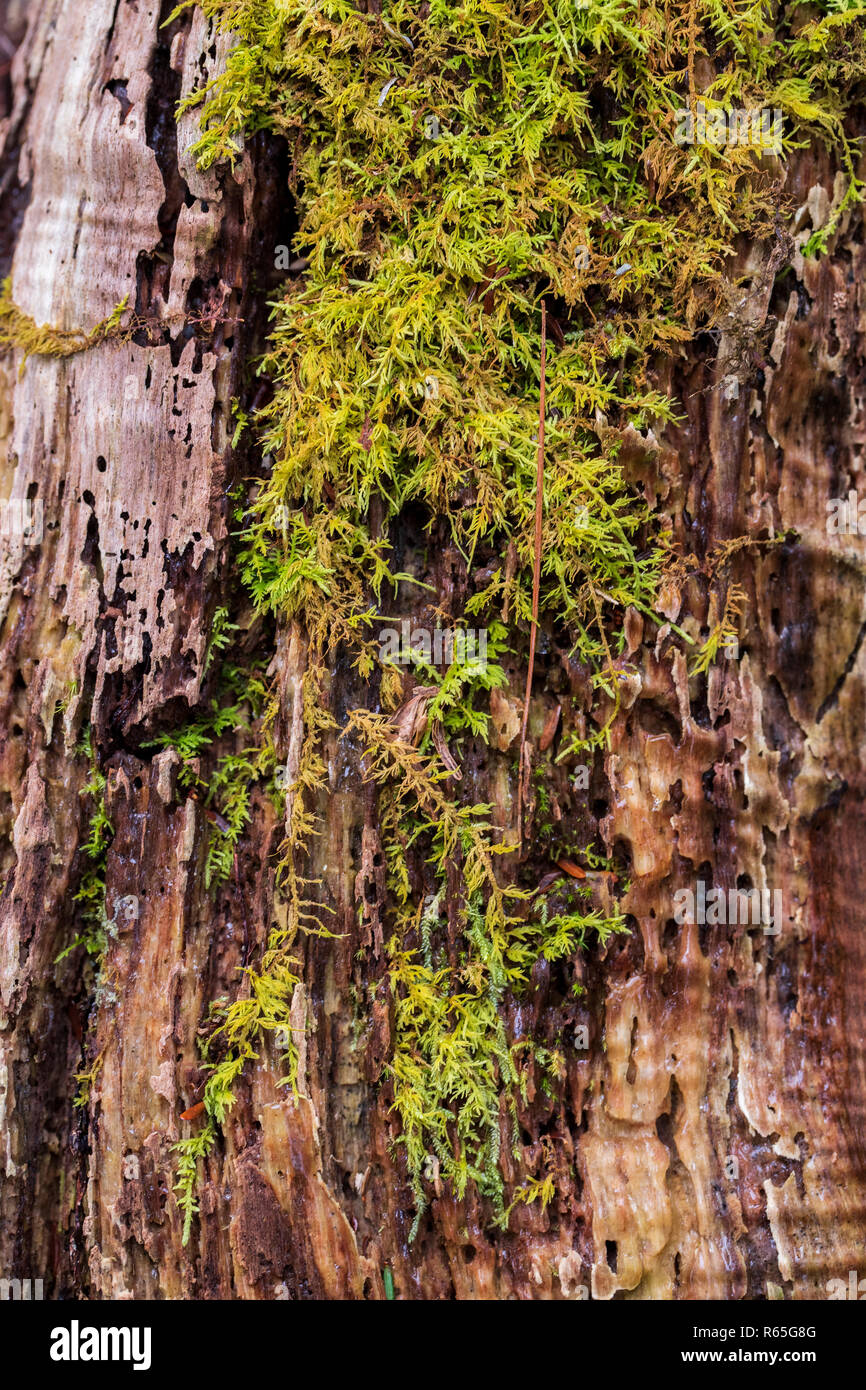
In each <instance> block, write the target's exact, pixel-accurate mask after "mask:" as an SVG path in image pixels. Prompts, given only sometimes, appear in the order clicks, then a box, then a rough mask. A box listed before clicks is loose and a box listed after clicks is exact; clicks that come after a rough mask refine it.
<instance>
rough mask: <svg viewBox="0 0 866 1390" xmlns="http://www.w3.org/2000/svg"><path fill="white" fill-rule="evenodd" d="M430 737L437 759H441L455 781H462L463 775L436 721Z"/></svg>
mask: <svg viewBox="0 0 866 1390" xmlns="http://www.w3.org/2000/svg"><path fill="white" fill-rule="evenodd" d="M430 736H431V738H432V739H433V747H434V748H435V749H436V752H437V753H438V754H439V757H440V758H441V759H442V761H443V763H444V764H445V766H446V767H447V769H448V771H449V772H450V773H451V775H452V777H456V779H457V781H458V782H461V781H462V780H463V773H462V772H461V771H460V768H459V767H458V766H457V763H456V762H455V761H454V756H453V754H452V752H451V749H450V748H449V747H448V744H447V742H446V739H445V730H444V729H443V728H442V725H441V724H440V723H439V720H438V719H437V720H436V721H435V722H434V724H433V727H432V729H431V730H430Z"/></svg>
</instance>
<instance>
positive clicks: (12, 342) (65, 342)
mask: <svg viewBox="0 0 866 1390" xmlns="http://www.w3.org/2000/svg"><path fill="white" fill-rule="evenodd" d="M128 303H129V296H128V295H126V296H125V297H124V298H123V299H122V300H121V301H120V303H119V304H117V305H116V306H115V307H114V309H113V310H112V311H111V313H110V314H109V315H108V317H107V318H105V319H103V320H102V322H101V323H98V324H96V326H95V327H94V328H91V329H90V331H89V332H84V331H83V330H82V329H77V328H76V329H64V328H52V327H50V325H48V324H38V323H37V322H36V320H35V319H32V318H31V317H30V315H29V314H25V313H23V312H22V310H21V309H19V308H18V306H17V305H16V304H15V301H14V300H13V298H12V279H11V276H9V277H7V278H6V279H5V280H4V281H3V283H2V285H0V352H5V351H8V350H9V349H11V348H20V349H21V350H22V352H23V354H24V356H23V358H22V362H21V371H22V372H23V370H24V367H25V366H26V364H27V359H28V357H33V356H36V357H73V356H74V355H75V354H76V353H78V352H86V351H87V349H88V348H91V347H95V346H96V344H97V343H103V342H105V341H106V340H107V339H109V338H120V337H128V336H130V335H131V334H132V332H133V331H134V325H127V326H126V327H123V326H122V320H123V316H124V314H125V313H126V310H127V306H128Z"/></svg>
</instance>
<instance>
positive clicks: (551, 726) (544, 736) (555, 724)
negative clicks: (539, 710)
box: [538, 705, 562, 753]
mask: <svg viewBox="0 0 866 1390" xmlns="http://www.w3.org/2000/svg"><path fill="white" fill-rule="evenodd" d="M561 714H562V705H557V706H556V709H552V710H551V711H550V714H549V715H548V716H547V719H546V720H545V722H544V728H543V729H542V731H541V738H540V739H539V740H538V748H539V751H540V752H542V753H545V752H546V751H547V749H548V748H549V747H550V745H551V744H552V742H553V740H554V736H555V734H556V731H557V729H558V728H559V718H560V715H561Z"/></svg>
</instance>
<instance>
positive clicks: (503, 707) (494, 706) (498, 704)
mask: <svg viewBox="0 0 866 1390" xmlns="http://www.w3.org/2000/svg"><path fill="white" fill-rule="evenodd" d="M490 718H491V720H492V721H493V741H494V743H495V744H496V747H497V748H498V749H499V751H500V753H504V752H506V750H507V749H509V748H510V747H511V745H512V743H513V742H514V740H515V739H516V738H517V735H518V734H519V733H520V715H519V714H518V712H517V706H516V705H514V704H513V703H512V701H511V700H509V699H508V698H507V696H505V695H503V694H502V691H501V690H496V689H494V690H491V692H490Z"/></svg>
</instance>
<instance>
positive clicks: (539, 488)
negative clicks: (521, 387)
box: [517, 300, 547, 840]
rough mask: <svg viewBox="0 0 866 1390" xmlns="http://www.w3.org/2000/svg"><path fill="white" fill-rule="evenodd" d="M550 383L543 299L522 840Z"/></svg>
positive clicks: (521, 780) (521, 773) (520, 817)
mask: <svg viewBox="0 0 866 1390" xmlns="http://www.w3.org/2000/svg"><path fill="white" fill-rule="evenodd" d="M546 385H547V306H546V305H545V303H544V300H542V301H541V389H540V393H539V398H538V463H537V466H536V470H535V562H534V565H533V569H532V628H531V630H530V633H529V668H528V670H527V672H526V694H525V696H524V700H523V723H522V724H521V726H520V752H519V755H518V764H517V765H518V769H519V780H518V786H519V790H520V794H519V798H518V807H517V836H518V839H519V840H522V839H523V801H524V797H525V794H526V768H525V763H524V756H523V752H524V745H525V743H526V726H527V724H528V723H529V697H530V695H531V694H532V672H533V668H534V666H535V640H536V634H537V631H538V592H539V589H540V588H541V523H542V519H543V512H544V396H545V388H546Z"/></svg>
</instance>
